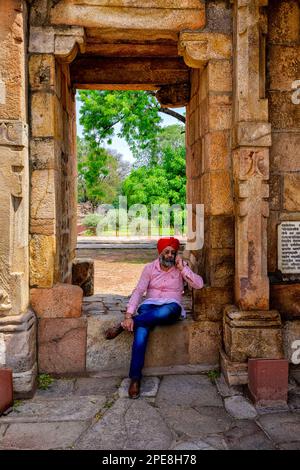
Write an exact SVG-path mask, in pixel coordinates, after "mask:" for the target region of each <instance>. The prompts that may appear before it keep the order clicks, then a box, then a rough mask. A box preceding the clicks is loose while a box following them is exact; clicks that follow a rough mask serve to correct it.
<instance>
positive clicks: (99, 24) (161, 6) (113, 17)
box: [50, 0, 206, 37]
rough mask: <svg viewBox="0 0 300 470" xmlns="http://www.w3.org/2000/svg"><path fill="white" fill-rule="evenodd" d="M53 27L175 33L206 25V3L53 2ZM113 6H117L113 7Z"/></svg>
mask: <svg viewBox="0 0 300 470" xmlns="http://www.w3.org/2000/svg"><path fill="white" fill-rule="evenodd" d="M53 3H55V5H53V6H52V8H51V13H50V21H51V24H58V25H62V24H71V25H78V26H84V27H87V28H88V27H89V28H99V29H100V28H101V29H104V28H105V29H114V30H119V29H121V30H125V31H126V30H134V29H135V30H140V34H141V37H143V33H144V31H149V30H151V31H153V32H155V31H157V30H159V31H174V32H177V33H178V32H179V31H182V30H185V29H190V30H195V29H200V28H203V27H204V26H205V20H206V19H205V4H204V2H202V1H201V2H200V1H199V0H171V1H170V0H168V1H166V0H147V2H142V1H139V2H138V1H128V0H114V1H113V2H111V0H101V1H98V2H97V1H95V0H84V1H80V2H79V1H72V2H62V1H59V2H57V1H56V2H53ZM112 3H113V4H112Z"/></svg>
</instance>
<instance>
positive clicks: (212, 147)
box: [203, 131, 231, 172]
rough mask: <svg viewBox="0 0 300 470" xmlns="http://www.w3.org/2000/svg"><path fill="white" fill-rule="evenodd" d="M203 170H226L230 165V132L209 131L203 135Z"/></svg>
mask: <svg viewBox="0 0 300 470" xmlns="http://www.w3.org/2000/svg"><path fill="white" fill-rule="evenodd" d="M203 150H204V171H205V172H206V171H210V170H228V169H229V167H230V155H231V149H230V134H229V132H227V131H218V132H209V133H208V134H205V136H204V147H203Z"/></svg>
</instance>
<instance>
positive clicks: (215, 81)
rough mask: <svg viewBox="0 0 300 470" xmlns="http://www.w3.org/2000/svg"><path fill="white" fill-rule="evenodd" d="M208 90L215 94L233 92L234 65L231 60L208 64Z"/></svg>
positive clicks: (212, 61) (211, 61)
mask: <svg viewBox="0 0 300 470" xmlns="http://www.w3.org/2000/svg"><path fill="white" fill-rule="evenodd" d="M208 89H209V91H215V92H228V93H230V92H231V91H232V65H231V61H230V60H216V61H214V60H210V61H209V63H208Z"/></svg>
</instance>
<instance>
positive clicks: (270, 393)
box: [248, 359, 289, 406]
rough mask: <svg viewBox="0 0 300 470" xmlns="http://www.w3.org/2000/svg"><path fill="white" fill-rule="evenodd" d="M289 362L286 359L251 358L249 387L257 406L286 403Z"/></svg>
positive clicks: (249, 362)
mask: <svg viewBox="0 0 300 470" xmlns="http://www.w3.org/2000/svg"><path fill="white" fill-rule="evenodd" d="M288 376H289V364H288V361H287V360H286V359H249V361H248V377H249V380H248V389H249V393H250V397H251V399H252V400H253V401H254V403H255V404H256V405H257V406H277V405H281V406H282V405H286V402H287V396H288Z"/></svg>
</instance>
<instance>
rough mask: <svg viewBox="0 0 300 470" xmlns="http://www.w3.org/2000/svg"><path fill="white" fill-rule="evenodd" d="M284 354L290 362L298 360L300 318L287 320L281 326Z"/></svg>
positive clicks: (297, 361)
mask: <svg viewBox="0 0 300 470" xmlns="http://www.w3.org/2000/svg"><path fill="white" fill-rule="evenodd" d="M283 347H284V356H285V358H286V359H288V360H289V362H290V363H292V364H299V361H300V352H299V350H300V320H294V321H287V322H285V323H284V327H283Z"/></svg>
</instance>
